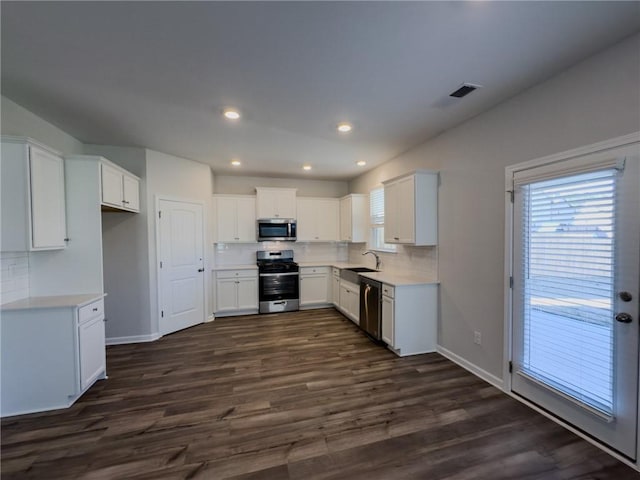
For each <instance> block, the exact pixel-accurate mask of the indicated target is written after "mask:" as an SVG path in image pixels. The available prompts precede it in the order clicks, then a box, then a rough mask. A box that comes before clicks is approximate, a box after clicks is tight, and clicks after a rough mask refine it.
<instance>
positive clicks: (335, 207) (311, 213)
mask: <svg viewBox="0 0 640 480" xmlns="http://www.w3.org/2000/svg"><path fill="white" fill-rule="evenodd" d="M297 204H298V212H297V213H298V232H297V233H298V241H299V242H337V241H338V240H340V238H339V235H338V230H339V223H340V201H339V200H338V199H337V198H310V197H298V201H297Z"/></svg>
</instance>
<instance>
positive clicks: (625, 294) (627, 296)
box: [618, 292, 633, 302]
mask: <svg viewBox="0 0 640 480" xmlns="http://www.w3.org/2000/svg"><path fill="white" fill-rule="evenodd" d="M618 296H619V297H620V300H622V301H623V302H630V301H631V300H633V295H631V294H630V293H629V292H620V293H619V294H618Z"/></svg>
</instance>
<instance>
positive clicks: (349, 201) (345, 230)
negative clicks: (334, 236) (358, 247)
mask: <svg viewBox="0 0 640 480" xmlns="http://www.w3.org/2000/svg"><path fill="white" fill-rule="evenodd" d="M340 240H341V241H343V242H366V241H368V240H369V196H368V195H364V194H355V193H352V194H351V195H347V196H346V197H342V198H341V199H340Z"/></svg>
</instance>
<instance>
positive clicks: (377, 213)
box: [369, 187, 396, 252]
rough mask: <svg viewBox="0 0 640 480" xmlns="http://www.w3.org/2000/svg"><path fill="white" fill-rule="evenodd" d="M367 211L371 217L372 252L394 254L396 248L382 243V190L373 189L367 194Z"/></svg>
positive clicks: (381, 188)
mask: <svg viewBox="0 0 640 480" xmlns="http://www.w3.org/2000/svg"><path fill="white" fill-rule="evenodd" d="M369 211H370V217H371V220H370V222H371V241H370V245H369V247H370V248H372V249H373V250H382V251H387V252H395V251H396V246H395V245H392V244H388V243H384V188H383V187H380V188H374V189H373V190H371V192H370V194H369Z"/></svg>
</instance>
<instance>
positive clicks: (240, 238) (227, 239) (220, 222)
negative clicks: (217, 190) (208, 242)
mask: <svg viewBox="0 0 640 480" xmlns="http://www.w3.org/2000/svg"><path fill="white" fill-rule="evenodd" d="M213 202H214V215H215V220H214V222H213V224H214V225H215V226H216V231H215V233H214V237H213V238H215V241H216V242H218V243H241V242H245V243H247V242H248V243H254V242H255V241H256V197H255V196H253V195H214V196H213Z"/></svg>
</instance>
